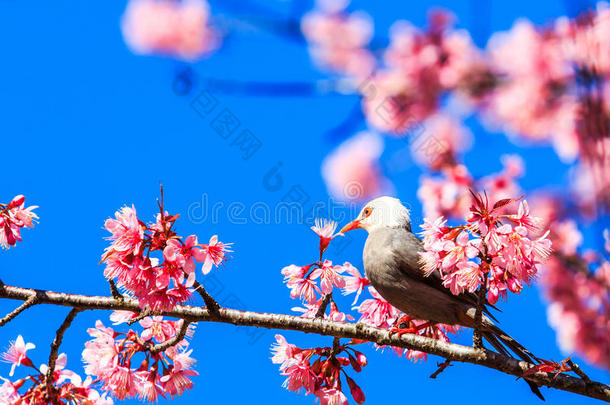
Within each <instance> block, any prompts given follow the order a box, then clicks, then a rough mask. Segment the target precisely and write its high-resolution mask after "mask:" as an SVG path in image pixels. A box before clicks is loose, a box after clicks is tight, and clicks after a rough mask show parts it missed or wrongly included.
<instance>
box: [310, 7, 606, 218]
mask: <svg viewBox="0 0 610 405" xmlns="http://www.w3.org/2000/svg"><path fill="white" fill-rule="evenodd" d="M319 3H320V4H319V5H318V6H317V8H316V9H315V10H314V11H312V12H311V13H310V14H307V15H306V16H305V17H304V18H303V23H302V31H303V33H304V35H305V37H306V38H307V39H308V41H309V43H310V47H311V48H313V49H314V50H318V49H323V50H324V52H320V51H314V52H312V54H313V56H314V57H315V59H316V60H317V61H318V62H320V60H321V63H322V64H323V65H324V66H326V67H331V68H332V67H334V71H335V72H336V73H339V74H342V75H345V76H346V78H347V81H351V82H352V83H353V87H354V88H355V89H356V92H358V93H359V94H360V96H361V99H362V111H363V113H364V115H365V117H366V119H367V121H368V123H369V126H370V127H371V128H373V129H376V130H379V131H381V132H384V133H386V134H388V135H390V136H400V137H406V138H407V139H406V140H407V142H408V143H409V145H410V146H411V149H412V151H413V154H414V158H415V161H417V162H419V163H420V164H422V165H424V166H427V167H429V168H430V169H431V170H433V171H440V172H441V174H442V175H443V176H444V177H445V178H446V179H447V182H449V183H451V182H453V180H455V177H458V178H459V177H460V173H459V172H461V171H463V167H461V166H460V165H459V159H458V156H457V155H458V154H459V153H461V152H464V151H465V149H467V148H468V147H469V142H468V141H467V133H466V132H465V131H464V130H463V128H462V127H461V124H460V117H454V116H453V115H460V114H459V113H457V112H456V111H469V110H473V109H477V110H478V111H479V112H480V113H481V116H482V117H484V123H485V124H487V126H489V127H490V128H492V129H493V130H498V129H502V130H503V131H504V132H505V133H507V134H509V136H510V137H511V138H517V137H518V138H519V139H523V138H525V139H527V140H528V141H530V143H540V142H545V143H550V144H552V145H553V147H554V148H555V150H556V152H557V154H558V155H559V157H560V158H561V159H562V160H563V161H565V162H567V163H571V162H575V161H577V158H578V157H581V158H582V159H580V160H579V161H578V163H579V170H578V171H577V173H576V182H575V186H576V188H577V191H579V192H578V193H577V194H578V196H579V199H582V200H583V201H582V204H583V205H584V207H583V209H588V210H589V211H593V210H594V209H595V204H597V203H600V202H601V203H603V204H604V205H605V206H606V207H607V206H610V194H609V193H608V191H607V190H610V187H609V185H608V180H607V177H608V176H605V173H606V171H607V168H608V166H609V163H608V162H610V148H609V147H608V139H607V138H608V126H607V125H606V124H605V123H607V121H608V117H609V116H610V92H609V91H608V90H609V88H610V87H609V86H608V83H609V82H610V69H609V68H608V66H609V63H608V60H609V58H608V57H607V55H608V54H610V41H609V40H608V37H610V36H609V35H608V33H609V32H610V7H608V5H607V4H606V3H604V2H600V3H599V4H598V6H597V9H596V10H592V11H590V12H585V13H583V15H581V16H579V17H577V18H574V19H569V18H566V17H560V18H558V19H556V20H555V21H554V22H553V23H551V24H549V25H546V26H544V27H542V28H540V27H536V26H534V25H533V24H532V23H531V22H529V21H527V20H523V19H521V20H519V21H517V22H516V23H515V24H514V26H513V27H512V28H511V29H510V30H509V31H507V32H500V33H496V34H494V35H493V36H492V37H491V39H490V40H489V42H488V44H487V47H486V48H485V49H478V48H477V47H476V46H475V45H474V43H473V41H472V39H471V38H470V35H469V34H468V33H467V32H466V31H464V30H460V29H456V28H454V26H453V16H452V15H451V14H450V13H448V12H445V11H435V12H433V13H431V14H430V17H429V23H428V25H427V26H426V27H424V28H419V27H415V26H413V25H412V24H410V23H409V22H406V21H397V22H395V23H394V25H393V26H392V27H391V29H390V39H389V44H387V46H386V45H385V44H383V45H382V44H381V41H376V40H372V41H370V44H369V41H368V40H369V38H370V37H371V36H372V33H370V31H371V30H372V23H371V22H370V20H371V18H370V17H368V16H366V17H363V16H364V15H365V14H364V13H362V12H352V11H350V10H349V9H348V3H349V1H338V2H337V1H334V2H333V1H325V2H319ZM354 15H357V16H358V19H359V21H366V23H363V24H359V25H357V26H359V27H361V29H349V28H348V27H350V26H351V24H350V23H349V21H351V20H352V18H353V16H354ZM312 16H313V17H312ZM314 17H315V18H314ZM312 20H313V22H312ZM314 22H315V24H314ZM312 27H317V28H318V31H317V32H320V34H319V35H314V34H313V33H312V32H316V31H314V30H313V29H312ZM338 32H340V33H341V35H333V33H338ZM363 33H366V36H364V35H363ZM363 38H366V41H363V40H362V39H363ZM337 41H340V43H346V44H350V43H353V44H357V47H356V49H357V51H354V52H353V53H350V52H347V54H349V55H356V54H358V55H367V57H366V63H362V66H366V67H365V68H363V70H364V71H365V72H370V73H369V74H368V76H366V77H363V75H362V72H358V71H355V72H354V71H353V70H350V69H345V66H344V65H342V64H339V63H336V59H341V60H344V59H345V57H344V55H345V54H346V52H345V50H344V49H338V48H337V47H336V46H335V44H336V43H337ZM367 44H369V46H368V47H367ZM370 55H375V56H376V57H375V58H374V60H373V61H372V62H371V61H370ZM377 55H379V57H377ZM353 58H356V57H355V56H353ZM371 63H372V64H373V67H372V68H371ZM445 100H450V103H448V104H447V105H446V104H445ZM524 105H527V106H528V107H527V108H523V106H524ZM456 106H459V107H458V108H457V109H456V108H455V107H456ZM356 136H359V135H356ZM350 141H351V139H348V140H347V141H346V145H347V144H349V142H350ZM342 152H343V153H342V159H341V160H342V161H344V162H350V165H347V166H344V167H343V166H338V165H337V166H336V173H332V172H330V173H329V172H328V170H327V173H326V174H325V176H324V178H325V181H326V183H327V185H328V187H329V190H331V191H334V190H342V189H343V188H344V187H346V186H347V184H348V182H349V181H350V180H351V179H352V178H363V179H366V182H364V183H363V184H367V185H368V184H376V183H380V182H381V181H386V180H385V178H384V176H383V173H381V171H379V170H378V169H377V167H378V166H379V163H378V162H375V165H371V164H369V163H368V162H367V161H366V160H360V159H358V153H359V152H358V150H356V149H353V151H352V152H351V154H348V153H347V152H349V151H348V150H347V149H346V148H342ZM395 159H397V160H399V161H402V160H404V156H403V157H400V156H396V157H395ZM359 162H360V164H359ZM424 182H425V184H423V185H422V187H423V188H431V190H424V191H422V193H424V194H425V195H426V196H428V197H429V196H430V195H431V194H432V193H433V192H436V193H440V192H441V190H439V188H440V187H441V184H435V183H436V182H432V181H429V180H424ZM434 186H436V187H434ZM446 188H447V189H446V190H443V191H442V193H443V195H444V196H445V197H444V200H446V199H449V200H451V199H453V198H452V197H450V196H449V197H446V196H447V195H450V194H460V195H465V194H463V193H457V191H459V183H458V184H446ZM592 191H593V193H592ZM592 194H593V195H592ZM447 204H449V203H448V202H447V201H443V205H447ZM467 205H468V204H467ZM458 208H460V207H458Z"/></svg>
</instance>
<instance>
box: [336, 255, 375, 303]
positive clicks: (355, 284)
mask: <svg viewBox="0 0 610 405" xmlns="http://www.w3.org/2000/svg"><path fill="white" fill-rule="evenodd" d="M343 269H344V270H345V272H346V273H348V274H349V276H344V277H343V278H344V280H345V288H343V295H348V294H352V293H356V296H355V297H354V302H352V305H356V302H358V298H359V297H360V294H361V293H362V290H363V289H364V287H366V286H367V285H369V284H370V282H369V280H368V279H367V278H366V277H362V275H361V274H360V272H359V271H358V269H357V268H355V267H354V266H352V265H351V264H350V263H348V262H345V263H344V264H343Z"/></svg>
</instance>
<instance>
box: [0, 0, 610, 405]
mask: <svg viewBox="0 0 610 405" xmlns="http://www.w3.org/2000/svg"><path fill="white" fill-rule="evenodd" d="M0 22H1V23H0V33H1V34H2V37H3V38H5V40H4V41H3V42H2V51H3V56H4V63H3V64H2V67H0V71H2V77H3V80H1V81H0V93H1V94H2V96H3V97H2V99H1V101H0V103H1V111H2V116H3V119H2V121H1V123H0V129H1V131H2V135H3V136H2V140H3V151H4V153H3V162H4V165H5V168H7V171H8V173H7V175H5V176H3V178H2V180H1V181H2V190H3V196H2V201H9V200H10V198H12V197H13V196H14V195H17V194H24V195H26V196H27V198H28V203H29V204H35V205H39V206H40V208H39V209H38V210H37V213H38V215H39V216H40V224H39V225H37V226H36V228H35V229H34V230H25V231H24V234H23V237H24V242H23V243H22V244H20V245H19V247H17V248H15V249H10V250H8V251H4V252H2V255H0V268H1V269H2V272H1V278H2V281H3V282H5V283H7V284H11V285H20V286H26V287H35V288H41V289H50V290H61V291H65V292H73V293H83V294H94V295H105V294H108V285H107V283H106V281H105V280H104V277H103V267H102V266H100V265H98V262H99V258H100V255H101V254H102V252H103V250H104V248H105V247H106V245H107V242H106V241H105V240H104V239H103V238H104V237H106V236H107V233H106V231H105V230H104V229H103V228H102V227H103V224H104V220H105V219H107V218H108V217H110V216H112V215H113V214H114V212H115V211H116V210H117V209H118V208H120V207H121V206H123V205H131V204H135V206H136V207H137V209H138V214H139V216H140V218H144V219H146V221H148V220H152V219H153V215H154V214H155V213H156V212H157V208H156V206H155V202H154V199H155V198H156V197H157V196H158V193H159V183H162V184H163V186H164V189H165V205H166V208H167V209H168V210H169V211H170V212H171V213H180V214H181V218H180V219H179V220H178V222H177V229H178V233H179V234H181V235H189V234H197V235H199V237H200V239H201V240H207V239H208V238H209V237H210V236H211V235H214V234H218V235H219V238H221V239H222V240H223V241H226V242H233V243H234V245H233V250H234V252H233V253H232V254H231V256H232V257H231V259H230V260H229V261H228V262H227V263H226V264H225V265H224V266H223V267H222V268H221V270H220V271H218V272H215V273H214V274H213V276H211V279H210V280H209V282H208V284H209V287H208V290H209V291H210V292H211V293H212V294H213V295H215V296H216V298H217V299H218V301H219V302H220V304H222V305H226V306H228V307H234V308H237V309H250V310H255V311H263V312H277V313H293V312H292V311H291V310H290V308H292V307H293V306H294V302H293V301H292V300H291V299H290V297H289V294H288V291H287V289H286V287H285V286H284V285H283V283H282V280H283V277H282V275H281V274H280V270H281V269H282V268H283V267H284V266H287V265H289V264H292V263H308V262H309V261H311V260H312V258H316V254H317V243H318V239H317V236H316V235H315V234H314V233H313V232H311V231H310V230H309V229H308V226H309V225H312V223H313V218H314V217H329V216H332V217H333V218H334V219H336V220H338V221H340V222H342V223H341V224H340V225H343V224H344V223H345V222H346V221H348V220H349V219H351V218H350V216H352V215H355V214H357V212H358V209H359V208H360V207H361V205H362V204H363V203H364V202H366V201H368V200H369V199H371V198H374V197H377V196H380V195H393V196H396V197H398V198H400V199H401V200H402V201H403V203H404V204H405V205H406V206H407V207H408V208H409V209H411V217H412V221H413V229H414V230H415V231H419V230H420V228H419V225H420V224H421V223H422V221H423V218H424V217H430V218H435V217H437V216H439V215H443V216H445V217H447V218H449V220H450V221H451V222H457V221H462V220H463V216H464V215H465V213H466V212H467V210H468V208H469V206H470V204H471V197H470V194H469V189H475V190H478V191H485V192H486V193H487V195H488V196H489V198H490V199H491V200H497V199H501V198H507V197H519V196H521V195H525V196H526V198H527V200H528V203H529V206H530V209H531V211H532V213H533V214H534V215H535V216H539V217H541V218H543V220H544V222H545V224H546V227H547V228H550V230H551V238H552V240H553V248H554V250H555V252H556V254H555V255H554V256H553V258H552V259H550V260H549V262H548V263H547V265H545V266H543V268H542V269H541V272H540V278H539V279H538V281H537V282H536V283H535V284H534V285H533V286H531V287H527V286H525V287H524V289H523V291H522V292H521V293H520V296H518V297H514V299H511V300H509V301H508V302H507V303H500V307H501V309H502V311H503V312H502V313H501V314H499V316H498V317H499V319H500V321H501V327H502V328H503V329H505V330H506V331H508V332H510V333H511V335H513V336H514V337H515V338H516V339H518V340H519V341H520V342H521V343H522V344H523V345H524V346H526V347H528V348H529V349H531V351H532V352H534V353H536V354H537V355H539V356H541V357H544V358H547V359H548V358H552V359H555V360H561V359H563V358H565V357H567V356H570V355H572V356H573V359H574V360H575V361H576V362H577V363H578V364H580V365H581V367H582V368H583V369H585V371H586V372H587V373H588V374H589V376H590V377H592V378H593V379H598V380H602V381H604V380H605V381H607V380H608V377H609V374H608V370H610V300H609V298H608V295H609V291H610V288H609V286H610V264H609V263H608V262H607V259H608V258H609V255H610V253H609V250H610V246H609V245H610V241H608V239H609V237H608V233H607V232H606V238H604V230H605V229H607V228H608V227H609V226H610V225H609V221H608V208H609V207H610V180H609V179H610V129H609V128H610V118H609V117H610V6H608V5H607V4H605V3H595V2H593V1H577V0H572V1H570V0H565V1H560V2H557V1H539V2H531V1H522V0H514V1H510V2H505V1H489V2H482V3H481V2H475V1H464V2H442V1H441V2H434V3H431V2H427V1H420V2H402V3H401V2H392V1H377V2H374V3H372V2H365V1H352V2H348V1H347V0H343V1H340V0H324V1H319V2H316V3H314V2H311V1H299V0H256V1H255V0H252V1H250V0H248V1H240V2H238V1H233V0H228V1H211V0H210V1H209V2H206V1H203V0H180V1H178V0H130V1H128V2H124V1H119V2H108V3H99V4H96V3H85V2H82V3H78V2H64V1H55V2H52V3H48V2H42V1H33V0H30V1H22V2H16V1H10V0H2V1H0ZM282 202H296V203H297V204H299V205H300V206H301V207H302V210H303V215H302V217H299V218H293V220H290V219H289V218H283V217H282V218H275V217H273V213H274V211H275V212H277V210H276V207H277V206H278V204H281V203H282ZM257 205H258V206H259V207H267V208H262V212H269V213H271V217H266V216H265V215H263V217H264V219H262V220H261V215H260V212H261V211H258V214H259V215H256V209H254V208H253V207H256V206H257ZM213 207H215V208H214V209H212V208H213ZM236 207H237V208H236ZM239 207H241V208H239ZM305 225H308V226H305ZM365 237H366V235H365V233H364V232H360V233H358V232H352V234H350V235H349V236H346V237H345V238H344V239H341V240H339V239H337V240H335V241H333V243H331V247H330V248H329V250H328V253H327V257H328V258H329V259H331V260H333V261H334V262H336V263H342V262H344V261H349V262H351V263H352V264H353V265H354V266H355V267H356V268H358V269H359V270H361V271H363V267H362V259H361V255H362V247H363V244H364V240H365ZM340 300H341V302H342V303H343V305H344V308H349V306H350V304H351V302H352V299H351V298H350V297H345V298H344V297H341V298H340ZM195 303H197V301H195ZM12 306H13V303H9V302H5V301H4V300H3V301H2V302H0V309H1V310H2V311H4V312H8V311H10V310H11V308H12ZM354 314H355V315H356V316H357V315H358V314H357V313H355V312H354ZM108 315H109V314H106V313H103V312H95V313H93V312H91V313H83V314H81V315H79V316H78V318H77V319H76V321H75V323H74V327H73V328H72V329H70V331H69V333H68V334H67V335H66V337H65V339H64V345H63V346H62V349H63V350H64V351H66V353H67V354H68V367H69V368H70V369H72V370H75V371H82V369H81V368H80V367H81V359H80V358H81V352H82V347H83V343H84V342H85V341H86V340H87V339H88V335H87V333H86V328H88V327H92V326H93V324H94V323H95V320H96V319H102V320H103V321H104V322H105V323H109V321H108ZM64 316H65V314H63V312H62V310H61V309H58V308H53V309H50V308H48V307H44V306H37V307H34V308H32V309H31V310H29V311H28V313H27V315H26V316H21V317H19V318H17V319H16V320H14V321H13V322H12V323H11V324H9V325H8V326H7V327H4V328H0V341H1V342H6V343H5V344H8V341H9V340H13V339H15V338H16V336H17V334H22V335H23V336H24V338H25V339H26V341H28V342H33V343H35V344H36V345H37V348H36V350H35V351H33V352H32V353H33V354H32V357H34V358H35V359H36V360H37V362H38V363H42V362H45V361H46V356H47V355H48V351H47V350H48V344H49V343H50V342H51V341H52V338H53V336H54V334H55V330H56V328H57V326H58V325H59V324H60V323H61V320H62V319H63V317H64ZM274 334H275V333H274V331H267V330H249V329H246V328H235V327H233V326H230V325H223V324H212V323H210V324H199V325H198V326H197V330H196V332H195V336H194V338H193V340H192V342H193V343H192V346H191V347H192V348H193V349H194V353H193V356H194V357H196V358H197V359H198V363H197V367H196V368H197V371H198V372H199V374H200V375H199V376H197V377H194V383H195V386H194V388H193V389H192V390H188V391H187V392H185V393H184V394H183V395H182V397H181V398H179V399H177V400H176V401H178V403H183V404H191V403H192V404H195V403H201V402H202V401H206V402H218V401H223V402H225V403H234V402H237V401H244V400H247V401H248V402H249V403H260V404H269V403H278V404H279V403H295V404H296V403H298V404H309V403H312V402H314V401H315V398H314V397H313V396H303V395H301V396H297V395H294V394H293V393H291V392H288V391H287V390H285V389H283V388H282V387H281V385H282V382H283V380H284V377H282V376H281V375H279V373H278V370H277V366H276V365H274V364H272V363H271V361H270V360H269V358H270V352H269V346H270V345H271V344H272V343H273V341H274V338H273V336H274ZM285 336H287V338H288V340H289V341H290V342H291V343H295V344H297V345H298V346H301V347H302V346H314V345H315V344H320V345H328V343H329V342H328V340H329V339H328V338H322V337H319V336H318V337H316V336H309V335H303V334H299V333H285ZM452 341H455V342H457V343H461V344H467V345H468V344H470V342H471V333H470V332H469V331H462V332H461V333H460V334H459V335H458V336H457V337H455V339H453V340H452ZM367 355H368V358H369V361H368V363H369V364H368V366H367V367H366V368H365V369H364V370H363V372H362V373H361V375H359V385H360V386H361V387H362V389H363V390H364V392H365V393H366V396H367V403H369V404H375V403H379V402H381V401H396V400H397V397H398V398H399V400H401V401H407V400H408V401H433V402H435V403H436V402H439V403H440V402H443V401H455V400H459V401H465V400H482V399H488V400H489V399H490V398H491V399H492V400H493V402H494V403H497V404H505V403H506V404H508V403H514V402H516V401H519V402H520V403H524V404H525V403H532V404H534V403H538V401H539V400H538V399H537V398H535V397H534V396H533V395H531V393H530V392H529V390H528V389H527V387H526V386H525V384H517V383H514V381H513V379H511V377H509V376H507V375H504V374H501V373H497V372H495V371H492V370H489V369H486V368H483V367H476V366H473V365H465V364H455V365H454V366H453V367H451V368H449V369H448V370H446V371H445V372H444V373H443V374H442V375H441V376H439V378H438V379H436V380H432V379H430V378H429V375H430V374H431V373H432V372H434V371H435V370H436V368H437V367H436V362H437V360H438V359H436V358H434V357H429V358H428V360H427V361H425V362H418V363H417V364H415V363H414V362H413V361H410V360H408V359H405V358H404V357H399V356H397V355H395V354H393V353H390V352H386V353H383V352H381V351H378V352H374V349H372V348H371V349H370V350H368V352H367ZM37 356H38V357H37ZM0 367H1V368H0V376H6V375H7V374H8V371H9V367H8V366H6V365H0ZM481 382H484V383H483V384H482V383H481ZM544 394H545V396H546V397H547V400H548V401H549V403H554V404H555V403H556V404H559V403H570V404H579V403H584V402H585V401H589V400H588V399H585V398H582V397H578V396H573V395H570V394H567V393H564V392H559V391H554V390H544ZM166 401H167V400H165V399H160V401H159V402H160V403H165V402H166ZM136 402H137V401H135V400H132V401H124V402H118V401H117V403H127V404H129V403H136Z"/></svg>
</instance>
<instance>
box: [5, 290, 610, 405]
mask: <svg viewBox="0 0 610 405" xmlns="http://www.w3.org/2000/svg"><path fill="white" fill-rule="evenodd" d="M36 295H37V296H38V297H39V300H40V302H39V303H40V304H52V305H62V306H68V307H77V308H79V309H81V310H84V309H104V310H111V311H116V310H123V311H132V312H138V311H140V307H139V302H138V300H135V299H132V298H129V297H125V299H124V300H123V301H117V300H115V299H114V298H113V297H98V296H88V295H79V294H67V293H57V292H53V291H45V290H35V289H30V288H21V287H14V286H8V285H2V284H0V298H9V299H17V300H27V299H28V298H30V297H32V296H36ZM161 315H163V316H168V317H174V318H179V319H184V320H187V321H189V322H220V323H230V324H233V325H238V326H254V327H261V328H267V329H280V330H292V331H299V332H303V333H315V334H318V335H323V336H334V337H338V338H346V339H358V340H365V341H368V342H372V343H376V344H378V345H380V346H395V347H403V348H406V349H411V350H417V351H420V352H425V353H428V354H430V355H435V356H441V357H444V358H445V359H447V360H451V361H452V362H464V363H471V364H478V365H480V366H483V367H488V368H492V369H494V370H498V371H501V372H503V373H506V374H510V375H513V376H516V377H522V376H523V373H524V372H525V371H527V370H529V369H531V368H532V367H533V366H534V365H533V364H531V363H528V362H525V361H519V360H517V359H513V358H510V357H508V356H504V355H502V354H500V353H496V352H492V351H489V350H485V349H481V350H477V349H474V348H472V347H467V346H462V345H457V344H454V343H448V342H442V341H440V340H436V339H432V338H427V337H424V336H419V335H415V334H408V333H407V334H404V335H398V334H395V333H394V334H391V333H390V331H388V330H387V329H381V328H375V327H372V326H367V325H363V324H361V323H347V322H337V321H331V320H326V319H308V318H302V317H299V316H294V315H283V314H268V313H259V312H253V311H238V310H235V309H228V308H223V309H222V313H221V316H220V317H217V316H213V315H212V314H211V313H210V311H208V310H207V309H206V308H202V307H195V306H183V305H177V306H176V307H174V308H173V309H172V310H171V311H165V312H162V313H161ZM527 379H528V380H531V381H533V382H534V383H536V384H538V385H547V386H549V387H553V388H556V389H559V390H562V391H569V392H574V393H576V394H579V395H583V396H587V397H591V398H597V399H600V400H603V401H606V402H610V386H608V385H606V384H603V383H600V382H595V381H592V382H590V383H589V382H586V381H584V380H583V379H582V378H577V377H573V376H570V375H567V374H563V373H562V374H559V375H557V376H555V375H554V374H553V373H544V372H537V373H534V374H531V375H528V376H527Z"/></svg>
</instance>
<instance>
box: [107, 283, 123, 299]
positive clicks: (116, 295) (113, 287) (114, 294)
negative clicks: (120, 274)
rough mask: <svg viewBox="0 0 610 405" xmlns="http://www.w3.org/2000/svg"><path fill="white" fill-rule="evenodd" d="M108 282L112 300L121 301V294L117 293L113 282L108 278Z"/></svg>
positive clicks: (117, 290)
mask: <svg viewBox="0 0 610 405" xmlns="http://www.w3.org/2000/svg"><path fill="white" fill-rule="evenodd" d="M107 280H108V284H110V292H111V293H112V296H113V297H114V298H116V299H117V300H122V299H123V294H121V293H120V292H119V289H118V288H117V287H116V284H115V283H114V280H113V279H111V278H109V279H107Z"/></svg>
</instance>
